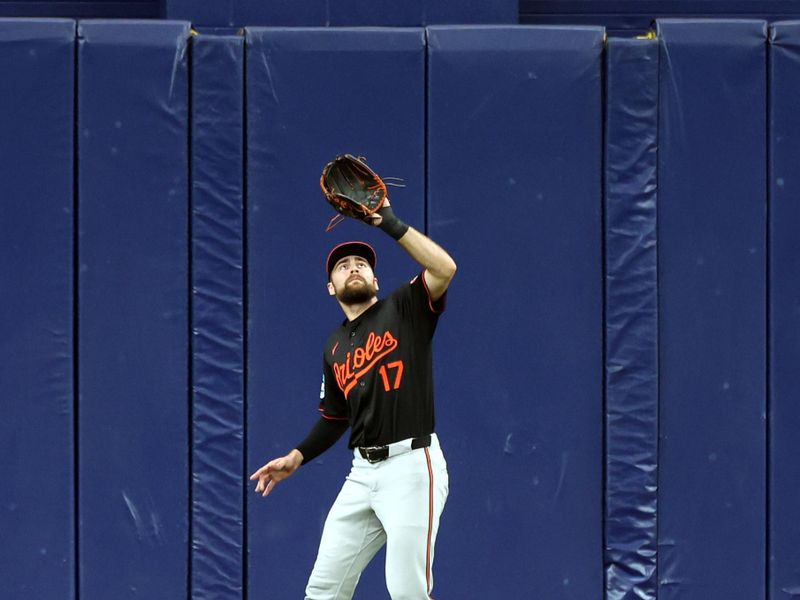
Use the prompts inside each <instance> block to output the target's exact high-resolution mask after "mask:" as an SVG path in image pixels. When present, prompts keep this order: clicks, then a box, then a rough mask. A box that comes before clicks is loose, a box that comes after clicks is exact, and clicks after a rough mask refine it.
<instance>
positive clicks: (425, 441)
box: [354, 433, 439, 463]
mask: <svg viewBox="0 0 800 600" xmlns="http://www.w3.org/2000/svg"><path fill="white" fill-rule="evenodd" d="M438 444H439V440H438V439H437V437H436V434H435V433H432V434H429V435H422V436H419V437H415V438H408V439H405V440H400V441H399V442H393V443H391V444H386V445H385V446H358V447H356V448H355V449H354V454H355V455H356V457H361V458H363V459H365V460H366V461H368V462H370V463H378V462H382V461H384V460H386V459H388V458H392V457H393V456H399V455H400V454H406V453H408V452H411V451H412V450H419V449H421V448H428V447H429V446H431V445H435V446H438Z"/></svg>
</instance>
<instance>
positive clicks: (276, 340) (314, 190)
mask: <svg viewBox="0 0 800 600" xmlns="http://www.w3.org/2000/svg"><path fill="white" fill-rule="evenodd" d="M424 68H425V45H424V32H423V31H422V30H420V29H369V28H364V29H250V30H248V32H247V107H248V108H247V138H248V139H247V165H248V171H247V185H248V201H247V203H248V209H247V215H248V237H247V247H248V250H247V253H248V298H249V300H248V303H249V304H248V307H249V308H248V355H247V357H248V358H247V360H248V380H247V398H248V400H247V406H248V409H247V446H248V447H247V458H248V465H249V466H248V472H252V471H254V470H255V469H256V468H257V467H260V466H261V465H263V464H264V463H265V462H266V461H267V460H268V459H270V458H273V457H275V456H279V455H283V454H284V453H286V452H287V451H289V450H290V449H291V448H293V447H294V445H295V444H297V443H298V442H299V441H300V440H302V439H303V438H304V437H305V435H306V433H307V432H308V430H309V429H310V428H311V426H312V425H313V424H314V423H315V422H316V421H317V419H318V418H319V416H318V415H319V413H318V412H317V407H318V404H319V385H320V380H321V376H322V348H323V344H324V343H325V340H326V339H327V336H328V334H329V333H330V332H331V331H332V330H333V329H334V328H335V327H337V326H338V325H339V324H340V323H341V322H342V320H343V319H344V315H343V314H342V311H341V309H340V308H339V305H338V304H337V303H336V301H335V300H334V299H333V298H331V297H329V296H328V291H327V289H326V283H327V274H326V273H325V266H324V262H325V258H326V256H327V254H328V251H329V250H330V248H332V247H333V246H334V245H335V244H337V243H339V242H342V241H344V240H349V239H363V240H365V241H367V242H370V243H371V244H373V246H374V247H375V249H376V251H377V253H378V264H377V275H378V278H379V281H380V288H381V289H380V294H381V295H383V296H385V295H386V294H388V293H390V292H391V291H393V290H394V289H395V288H396V286H398V285H400V284H401V283H404V282H407V281H409V280H410V279H411V277H412V276H413V275H415V274H416V273H418V272H419V270H420V269H419V266H418V265H417V264H416V263H414V262H413V261H412V260H411V259H410V258H408V255H406V254H405V252H404V251H403V250H402V249H401V248H400V246H399V245H398V244H396V243H395V242H394V241H393V240H392V239H390V238H389V237H388V236H386V234H384V233H383V232H382V231H380V230H378V229H375V228H372V227H368V226H366V225H364V224H362V223H358V222H355V221H350V220H348V221H345V222H344V223H342V224H340V225H338V226H337V227H336V228H335V229H334V230H333V231H332V232H331V233H325V231H324V229H325V225H326V224H327V223H328V220H329V219H330V218H331V217H332V216H333V215H334V214H336V213H334V211H333V209H332V208H331V207H330V206H329V205H328V204H327V203H326V202H325V200H324V199H323V197H322V193H321V191H320V189H319V176H320V172H321V171H322V168H323V166H324V165H325V164H326V163H327V162H328V161H330V160H331V159H333V157H334V156H336V155H337V154H341V153H344V152H350V153H353V154H361V155H363V156H366V157H367V159H368V160H369V162H370V164H371V165H372V166H373V167H375V169H376V170H377V171H378V172H379V173H381V174H382V175H389V176H396V177H402V178H404V179H405V183H406V187H405V188H390V194H391V197H392V204H393V206H394V208H395V211H396V213H397V214H398V215H399V216H400V217H401V218H402V219H403V220H405V221H407V222H408V223H410V224H411V225H412V226H414V227H416V228H418V229H421V230H422V229H424V195H425V186H424V181H425V171H424V168H425V165H424V137H423V136H424V114H425V103H424V102H425V100H424V98H425V96H424V90H425V75H424V72H425V71H424ZM337 74H349V75H347V76H346V77H345V79H346V80H347V82H344V80H340V79H339V75H337ZM354 82H357V83H354ZM345 436H349V433H348V434H345ZM345 446H346V444H345V441H344V440H343V441H341V442H340V443H339V445H338V446H337V447H336V448H335V449H332V450H329V451H328V452H327V453H326V454H323V455H322V456H321V457H319V458H317V459H315V460H314V461H312V462H311V463H310V464H308V465H305V466H303V467H302V469H300V471H299V472H298V473H297V474H296V475H295V476H294V477H292V479H291V480H289V481H287V482H285V483H283V484H281V486H280V487H279V488H278V489H277V490H276V491H275V492H274V493H273V494H272V495H271V496H270V497H269V498H268V499H266V500H264V499H262V498H261V497H260V496H256V495H255V494H253V493H252V492H251V493H250V494H248V498H250V501H249V504H248V513H247V514H248V525H247V532H248V533H247V535H248V538H247V539H248V550H249V564H250V568H249V570H248V573H249V579H248V581H249V583H248V588H249V590H251V595H253V594H257V593H259V590H265V589H273V590H282V592H281V594H283V597H286V598H300V597H302V595H303V589H304V587H305V583H306V579H307V577H308V574H309V572H310V570H311V566H312V564H313V562H314V558H315V557H316V551H317V545H318V543H319V538H320V533H321V528H322V523H323V521H324V519H325V516H326V515H327V512H328V509H329V508H330V504H331V502H332V501H333V499H334V497H335V496H336V494H337V493H338V491H339V488H340V487H341V484H342V482H343V481H344V476H345V475H346V473H347V471H348V469H349V464H350V462H351V460H352V454H349V453H348V452H347V450H346V449H345ZM251 489H252V488H251ZM275 515H281V518H280V519H276V518H275ZM375 570H376V575H375V577H374V579H372V580H371V579H369V576H368V577H365V578H362V581H361V583H360V584H359V591H358V592H357V595H356V597H357V598H367V599H370V598H380V597H384V596H385V595H386V587H385V585H384V583H383V565H382V564H380V563H377V564H376V565H375Z"/></svg>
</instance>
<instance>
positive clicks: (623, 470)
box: [605, 38, 658, 600]
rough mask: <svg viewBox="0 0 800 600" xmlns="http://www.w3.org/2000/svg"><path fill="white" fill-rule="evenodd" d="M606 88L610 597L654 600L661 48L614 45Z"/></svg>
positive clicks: (628, 42)
mask: <svg viewBox="0 0 800 600" xmlns="http://www.w3.org/2000/svg"><path fill="white" fill-rule="evenodd" d="M606 82H607V83H606V107H607V108H606V167H605V172H606V179H605V202H606V211H605V220H606V228H605V236H606V516H605V548H606V555H605V562H606V598H607V599H608V600H643V599H648V600H654V599H655V597H656V579H657V578H656V539H657V529H656V502H657V490H658V473H657V459H658V312H657V311H658V299H657V289H656V288H657V283H658V282H657V271H656V262H657V256H656V167H657V152H656V148H657V146H656V144H657V137H658V42H657V41H656V40H636V39H617V38H610V39H609V40H608V45H607V54H606Z"/></svg>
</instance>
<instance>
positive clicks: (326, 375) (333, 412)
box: [319, 356, 349, 421]
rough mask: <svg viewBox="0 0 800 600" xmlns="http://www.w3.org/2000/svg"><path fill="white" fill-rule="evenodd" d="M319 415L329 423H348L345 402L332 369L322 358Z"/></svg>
mask: <svg viewBox="0 0 800 600" xmlns="http://www.w3.org/2000/svg"><path fill="white" fill-rule="evenodd" d="M319 413H320V416H321V417H322V418H323V419H328V420H330V421H348V420H349V414H348V410H347V401H346V400H345V398H344V395H343V394H342V391H341V390H340V389H339V387H338V386H337V385H336V378H335V377H334V375H333V369H331V366H330V365H329V364H328V361H326V360H325V357H324V356H323V357H322V385H321V386H320V390H319Z"/></svg>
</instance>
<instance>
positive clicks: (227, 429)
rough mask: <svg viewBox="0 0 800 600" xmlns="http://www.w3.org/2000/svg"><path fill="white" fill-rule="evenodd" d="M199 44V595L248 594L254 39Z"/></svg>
mask: <svg viewBox="0 0 800 600" xmlns="http://www.w3.org/2000/svg"><path fill="white" fill-rule="evenodd" d="M192 47H193V48H192V65H193V67H192V69H193V70H192V298H193V301H192V333H193V337H192V340H193V345H192V356H193V359H192V387H193V398H194V400H193V422H194V427H193V432H194V433H193V436H194V443H193V453H192V456H193V459H192V548H193V551H192V593H191V597H192V598H194V599H198V600H199V599H201V598H208V599H212V598H213V599H217V600H225V599H227V600H241V595H242V577H243V556H242V540H243V529H242V513H243V502H244V498H243V497H242V485H243V474H244V446H243V436H242V433H243V428H244V406H243V396H244V376H243V369H244V340H243V333H244V321H243V306H242V294H243V287H242V285H243V281H242V261H243V238H242V236H243V204H242V202H243V191H244V190H243V186H244V181H243V168H244V165H243V161H244V158H243V154H244V148H243V139H244V137H243V129H244V113H243V106H244V38H243V37H241V36H219V37H215V36H207V35H200V36H198V37H195V38H193V44H192Z"/></svg>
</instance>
